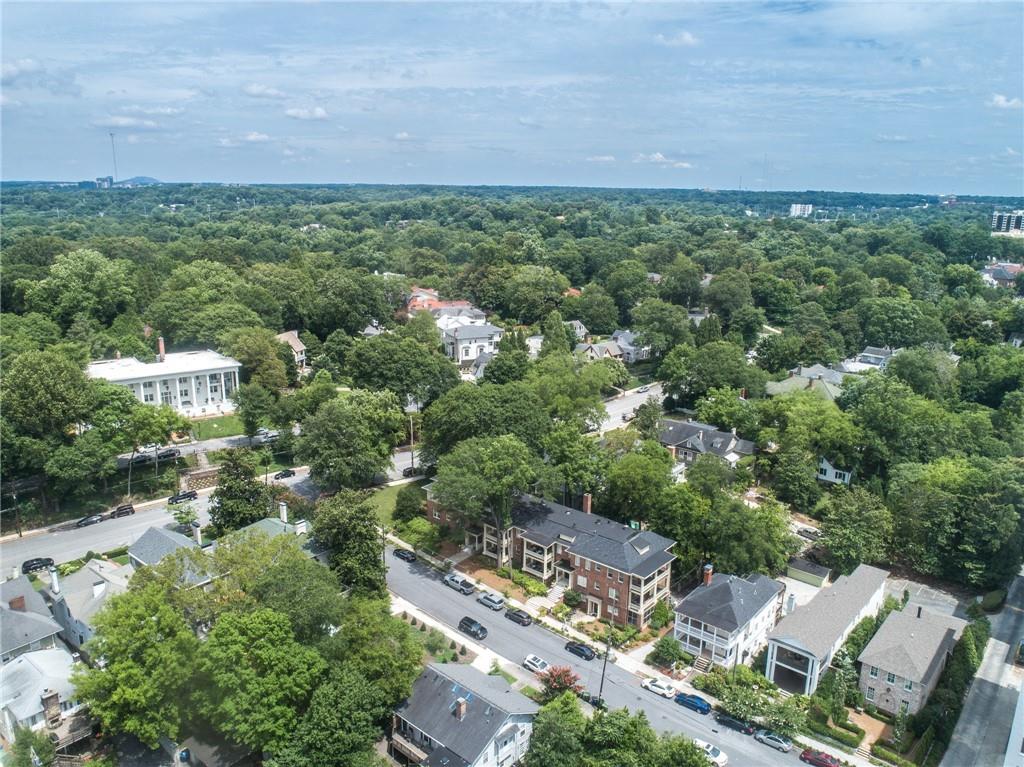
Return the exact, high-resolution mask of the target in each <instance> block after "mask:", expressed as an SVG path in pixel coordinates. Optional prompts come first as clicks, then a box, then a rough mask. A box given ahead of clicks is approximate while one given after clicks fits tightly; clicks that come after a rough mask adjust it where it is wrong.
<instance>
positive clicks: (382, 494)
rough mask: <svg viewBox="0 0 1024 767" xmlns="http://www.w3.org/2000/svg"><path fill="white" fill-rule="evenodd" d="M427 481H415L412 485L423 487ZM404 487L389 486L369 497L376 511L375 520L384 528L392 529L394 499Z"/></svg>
mask: <svg viewBox="0 0 1024 767" xmlns="http://www.w3.org/2000/svg"><path fill="white" fill-rule="evenodd" d="M428 481H429V480H426V479H421V480H417V481H416V482H414V483H413V484H415V485H418V486H419V487H423V486H424V485H425V484H427V482H428ZM403 487H405V485H391V486H390V487H382V488H381V489H380V490H377V491H376V492H374V493H373V495H371V496H370V499H369V500H370V503H372V504H373V506H374V508H375V509H376V510H377V520H378V521H379V522H380V523H381V524H382V525H384V526H385V527H392V526H393V525H392V522H391V515H392V514H393V513H394V511H395V499H396V498H398V491H399V490H401V489H402V488H403Z"/></svg>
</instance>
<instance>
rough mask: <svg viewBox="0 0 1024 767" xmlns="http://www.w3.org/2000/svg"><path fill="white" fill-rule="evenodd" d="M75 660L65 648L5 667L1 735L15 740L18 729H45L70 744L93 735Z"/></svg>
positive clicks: (0, 699) (25, 657)
mask: <svg viewBox="0 0 1024 767" xmlns="http://www.w3.org/2000/svg"><path fill="white" fill-rule="evenodd" d="M74 669H75V658H74V657H72V655H71V653H69V652H68V651H67V650H65V649H64V648H63V647H58V648H51V649H48V650H33V651H32V652H27V653H24V654H23V655H19V656H18V657H17V658H15V659H14V660H12V661H11V662H9V663H5V664H4V667H3V684H2V685H0V735H2V736H3V738H4V740H6V741H7V743H12V742H13V741H14V738H15V735H16V732H17V730H18V729H21V728H27V729H30V730H43V729H44V728H45V730H46V731H47V734H49V735H50V736H51V738H52V739H53V741H54V742H56V743H58V744H62V745H66V744H68V743H71V742H75V741H77V740H81V739H82V738H83V737H88V736H89V735H90V734H91V733H92V727H91V722H90V720H89V718H88V717H87V716H85V715H84V713H83V712H81V711H80V710H79V709H80V706H81V704H80V703H79V702H78V700H77V699H76V697H75V695H76V694H75V686H74V685H73V684H72V683H71V675H72V673H73V672H74Z"/></svg>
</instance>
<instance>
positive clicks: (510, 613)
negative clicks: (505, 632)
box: [505, 610, 533, 626]
mask: <svg viewBox="0 0 1024 767" xmlns="http://www.w3.org/2000/svg"><path fill="white" fill-rule="evenodd" d="M505 617H506V618H508V619H509V620H510V621H512V622H513V623H518V624H519V625H520V626H529V625H530V624H531V623H533V618H531V617H530V614H529V613H528V612H526V610H507V611H506V612H505Z"/></svg>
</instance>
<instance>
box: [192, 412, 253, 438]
mask: <svg viewBox="0 0 1024 767" xmlns="http://www.w3.org/2000/svg"><path fill="white" fill-rule="evenodd" d="M239 434H245V429H244V428H243V427H242V419H241V418H239V417H238V416H237V415H220V416H217V417H216V418H203V419H196V420H194V421H192V436H193V437H195V438H196V439H197V440H203V439H213V438H214V437H235V436H237V435H239Z"/></svg>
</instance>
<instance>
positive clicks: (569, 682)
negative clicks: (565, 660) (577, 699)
mask: <svg viewBox="0 0 1024 767" xmlns="http://www.w3.org/2000/svg"><path fill="white" fill-rule="evenodd" d="M540 680H541V682H543V683H544V691H543V693H542V694H541V696H542V698H543V700H544V702H548V701H552V700H554V699H555V698H557V697H559V696H560V695H561V694H562V693H563V692H571V693H572V694H573V695H579V694H580V693H581V692H583V685H581V684H580V677H579V674H577V673H576V672H574V671H573V670H572V669H571V668H570V667H569V666H552V667H551V668H549V669H548V670H547V671H545V672H544V673H543V674H541V675H540Z"/></svg>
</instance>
